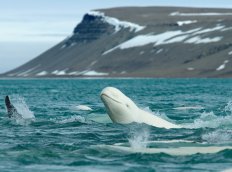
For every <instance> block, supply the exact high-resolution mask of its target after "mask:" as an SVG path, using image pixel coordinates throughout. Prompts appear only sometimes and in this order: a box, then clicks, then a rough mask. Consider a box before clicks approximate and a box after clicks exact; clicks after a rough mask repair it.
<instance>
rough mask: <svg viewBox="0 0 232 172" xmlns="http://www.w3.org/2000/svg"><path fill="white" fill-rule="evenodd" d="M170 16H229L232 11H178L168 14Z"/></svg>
mask: <svg viewBox="0 0 232 172" xmlns="http://www.w3.org/2000/svg"><path fill="white" fill-rule="evenodd" d="M169 15H170V16H231V15H232V13H217V12H214V13H180V12H179V11H176V12H173V13H170V14H169Z"/></svg>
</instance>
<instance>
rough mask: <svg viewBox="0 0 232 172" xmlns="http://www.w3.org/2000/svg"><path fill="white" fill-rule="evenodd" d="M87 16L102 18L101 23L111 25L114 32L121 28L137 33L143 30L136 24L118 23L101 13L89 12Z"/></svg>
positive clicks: (118, 21)
mask: <svg viewBox="0 0 232 172" xmlns="http://www.w3.org/2000/svg"><path fill="white" fill-rule="evenodd" d="M88 14H89V15H92V16H97V17H102V21H103V22H105V23H109V24H110V25H113V26H114V27H115V32H118V31H120V30H121V29H122V28H129V29H130V31H131V32H132V31H134V32H139V31H141V30H143V29H144V28H145V26H140V25H138V24H136V23H131V22H128V21H120V20H119V19H117V18H114V17H109V16H105V14H104V13H103V12H99V11H90V12H88Z"/></svg>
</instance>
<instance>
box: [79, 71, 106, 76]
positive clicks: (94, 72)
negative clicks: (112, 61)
mask: <svg viewBox="0 0 232 172" xmlns="http://www.w3.org/2000/svg"><path fill="white" fill-rule="evenodd" d="M83 75H84V76H106V75H109V74H108V73H103V72H97V71H94V70H91V71H86V72H85V73H84V74H83Z"/></svg>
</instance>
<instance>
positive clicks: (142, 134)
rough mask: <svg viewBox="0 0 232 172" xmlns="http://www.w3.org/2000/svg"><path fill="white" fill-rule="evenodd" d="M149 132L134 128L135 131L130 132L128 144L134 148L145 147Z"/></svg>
mask: <svg viewBox="0 0 232 172" xmlns="http://www.w3.org/2000/svg"><path fill="white" fill-rule="evenodd" d="M149 136H150V133H149V130H147V129H144V128H142V129H140V130H138V131H137V130H136V132H132V133H131V136H130V138H129V139H128V140H129V143H130V146H131V147H132V148H134V149H137V148H146V147H147V143H148V139H149Z"/></svg>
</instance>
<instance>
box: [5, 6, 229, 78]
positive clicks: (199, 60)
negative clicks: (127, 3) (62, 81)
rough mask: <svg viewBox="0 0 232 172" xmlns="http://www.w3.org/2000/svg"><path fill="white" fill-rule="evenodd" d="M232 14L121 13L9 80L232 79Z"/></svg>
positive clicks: (78, 32) (107, 14)
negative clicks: (60, 78)
mask: <svg viewBox="0 0 232 172" xmlns="http://www.w3.org/2000/svg"><path fill="white" fill-rule="evenodd" d="M231 15H232V9H224V8H223V9H217V8H194V7H191V8H183V7H122V8H121V7H120V8H110V9H97V10H94V11H92V12H89V13H87V14H85V15H84V17H83V20H82V21H81V23H79V24H78V25H77V26H76V27H75V28H74V31H73V34H72V35H71V36H70V37H69V38H67V39H65V40H64V41H62V42H60V43H59V44H57V45H55V46H54V47H53V48H51V49H49V50H48V51H46V52H44V53H43V54H41V55H40V56H38V57H36V58H35V59H33V60H31V61H29V62H28V63H26V64H24V65H22V66H20V67H18V68H16V69H13V70H11V71H9V72H7V73H5V74H3V75H2V76H7V77H232V65H231V62H232V41H231V40H232V39H231V37H232V35H231V34H230V32H231V31H232V19H231Z"/></svg>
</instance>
